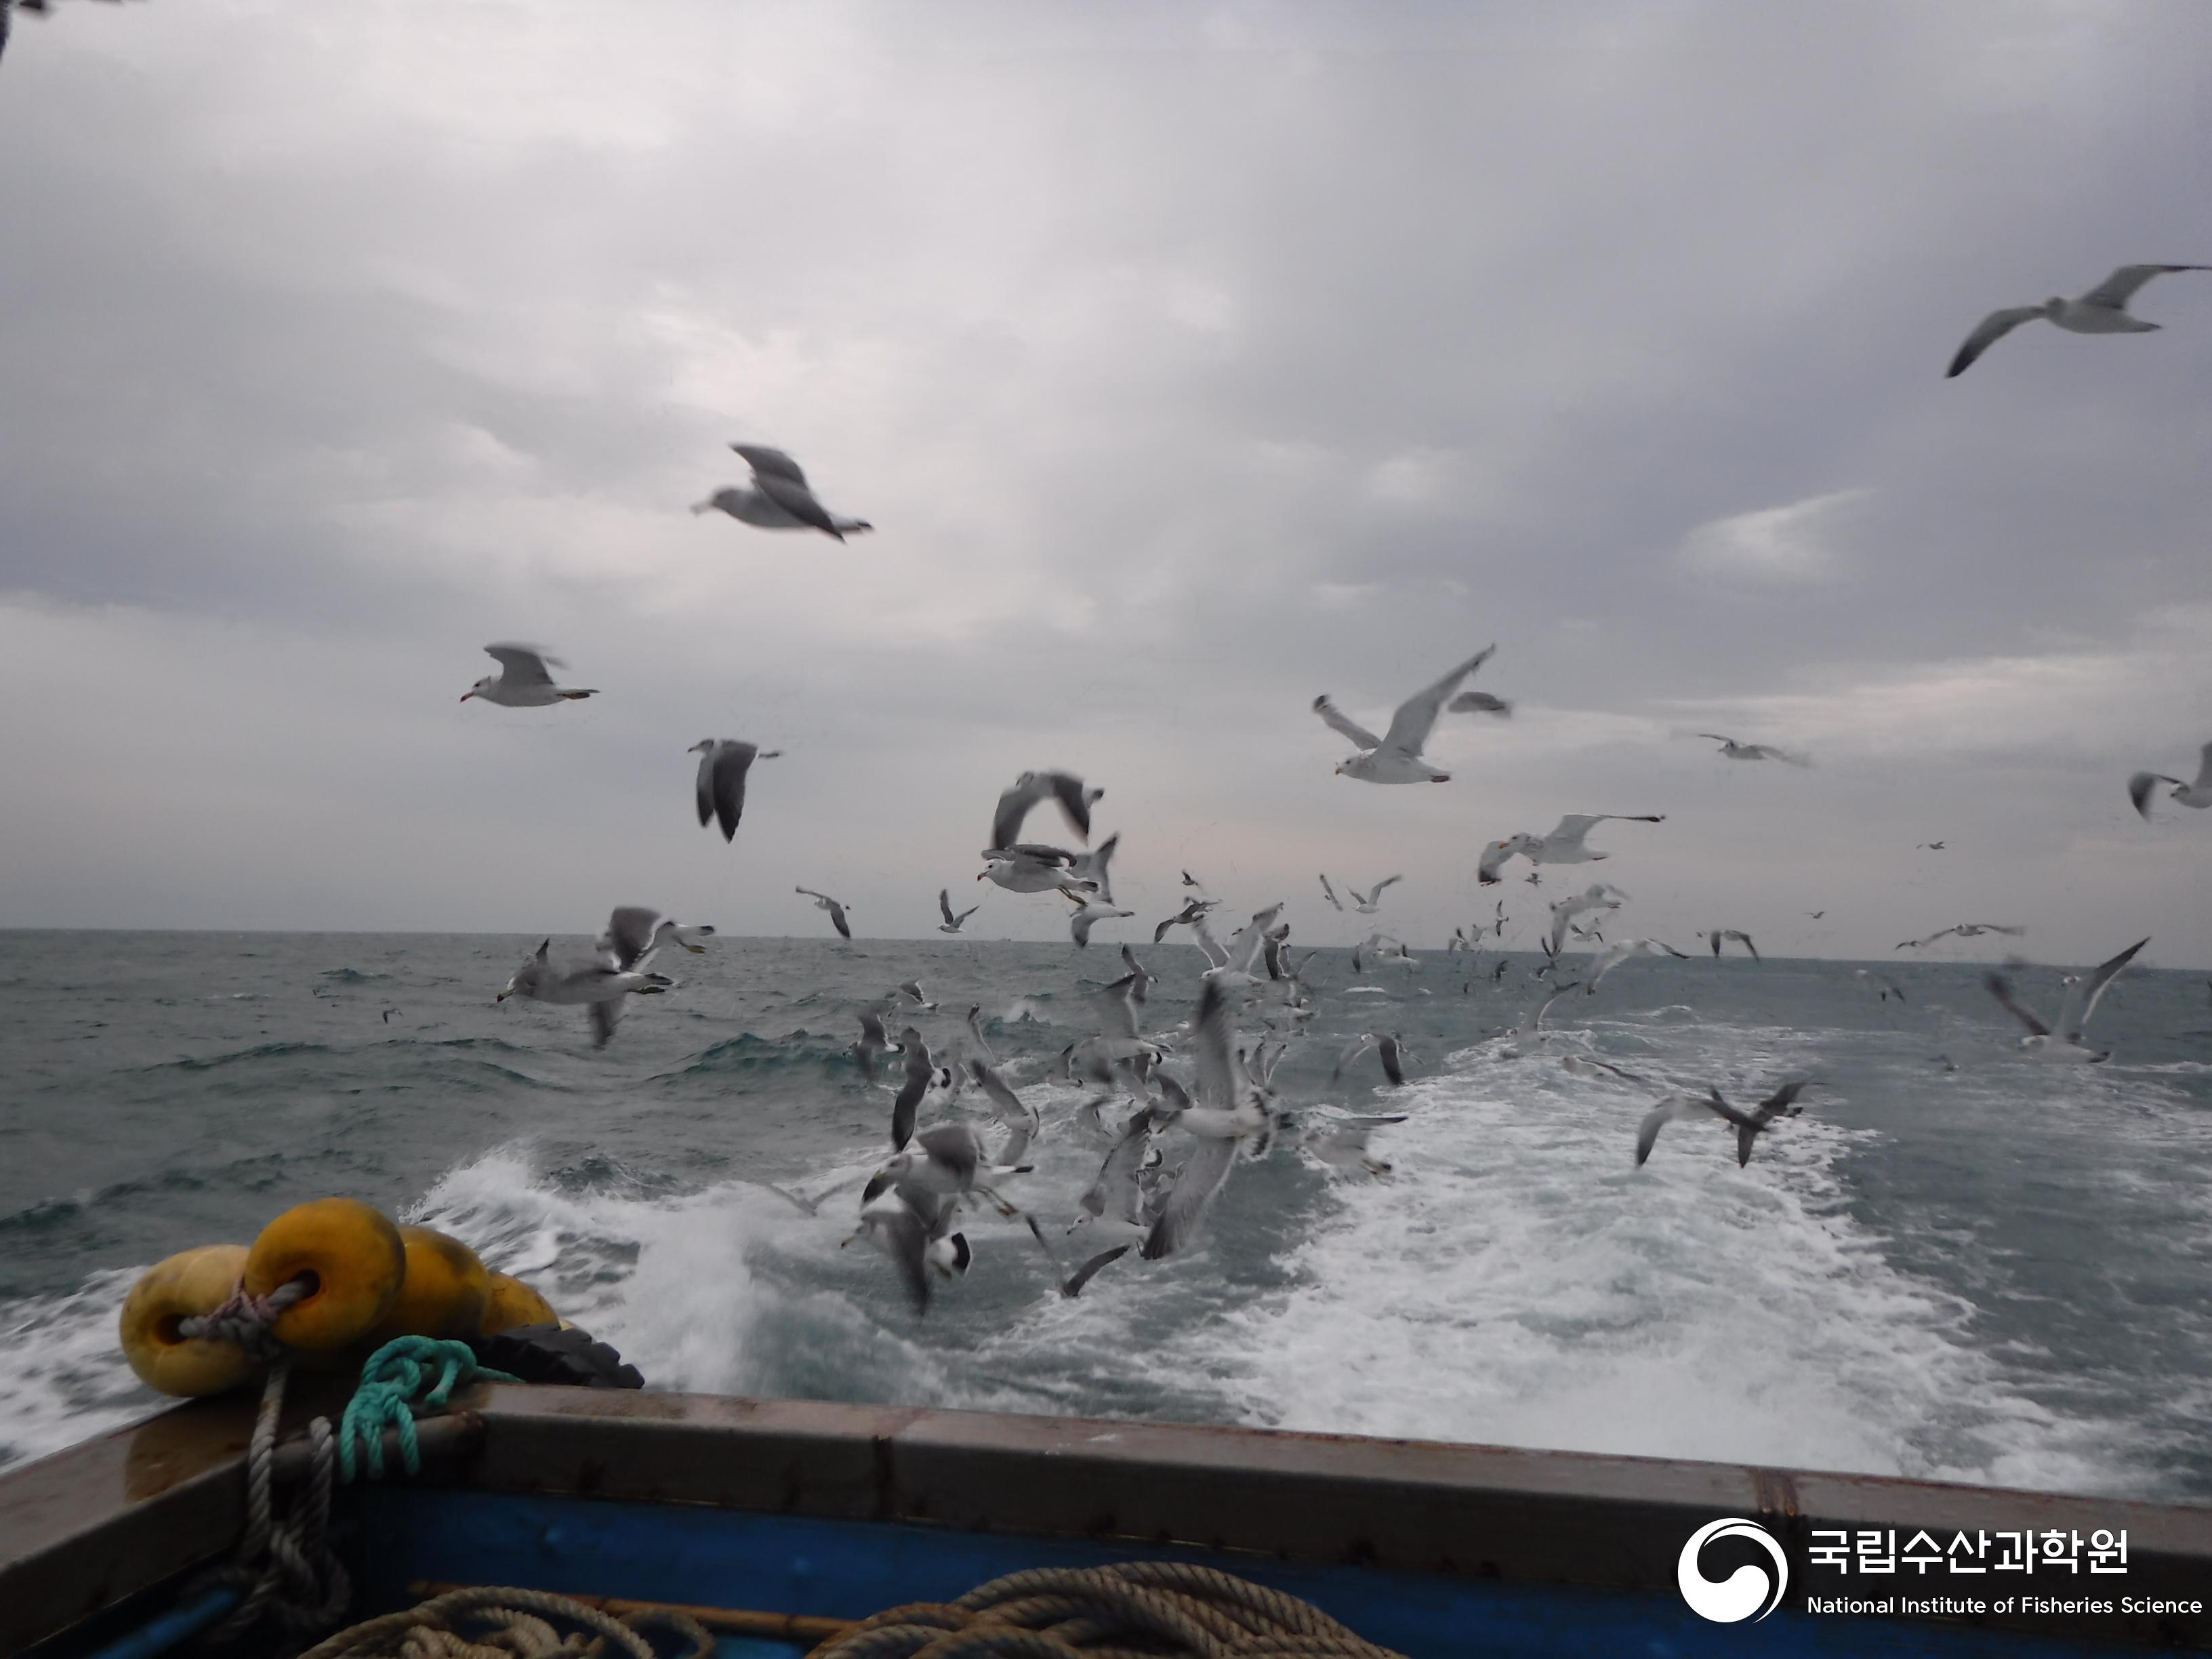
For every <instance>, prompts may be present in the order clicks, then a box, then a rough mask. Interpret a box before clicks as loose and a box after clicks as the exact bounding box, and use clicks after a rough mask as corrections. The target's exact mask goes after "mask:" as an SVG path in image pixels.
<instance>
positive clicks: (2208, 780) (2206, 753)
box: [2193, 743, 2212, 789]
mask: <svg viewBox="0 0 2212 1659" xmlns="http://www.w3.org/2000/svg"><path fill="white" fill-rule="evenodd" d="M2193 787H2196V788H2198V789H2212V743H2208V744H2205V745H2204V747H2203V749H2201V750H2198V751H2197V782H2196V784H2195V785H2194V786H2193Z"/></svg>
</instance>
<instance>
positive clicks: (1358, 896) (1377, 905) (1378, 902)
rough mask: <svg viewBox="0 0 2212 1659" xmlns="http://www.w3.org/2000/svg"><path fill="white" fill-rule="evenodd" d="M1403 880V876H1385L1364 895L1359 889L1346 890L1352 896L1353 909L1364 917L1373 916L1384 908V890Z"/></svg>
mask: <svg viewBox="0 0 2212 1659" xmlns="http://www.w3.org/2000/svg"><path fill="white" fill-rule="evenodd" d="M1403 880H1405V877H1403V876H1385V877H1384V878H1383V879H1382V880H1381V881H1378V882H1376V884H1375V885H1374V887H1373V889H1372V890H1370V891H1368V892H1365V893H1362V892H1361V891H1360V890H1358V888H1357V887H1347V888H1346V889H1345V891H1346V892H1347V893H1349V894H1351V895H1352V908H1353V909H1355V910H1357V911H1358V912H1359V914H1360V915H1363V916H1371V915H1374V914H1375V913H1376V911H1377V910H1379V909H1381V908H1383V889H1384V888H1385V887H1388V886H1389V885H1390V884H1391V883H1392V882H1396V881H1403Z"/></svg>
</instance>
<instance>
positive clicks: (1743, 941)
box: [1705, 927, 1761, 962]
mask: <svg viewBox="0 0 2212 1659" xmlns="http://www.w3.org/2000/svg"><path fill="white" fill-rule="evenodd" d="M1705 939H1706V942H1707V943H1709V944H1710V945H1711V946H1712V947H1713V954H1714V955H1715V956H1718V955H1720V953H1721V942H1722V941H1723V939H1733V940H1735V943H1737V944H1738V945H1741V946H1743V948H1744V949H1745V950H1747V951H1750V952H1751V959H1752V960H1753V962H1757V961H1759V960H1760V959H1761V958H1760V957H1759V947H1758V946H1757V945H1753V943H1752V942H1751V935H1750V934H1748V933H1745V932H1744V931H1743V930H1742V929H1741V928H1737V927H1716V928H1714V929H1712V931H1711V932H1710V933H1707V934H1706V935H1705Z"/></svg>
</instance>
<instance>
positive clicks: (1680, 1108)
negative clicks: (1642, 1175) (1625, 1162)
mask: <svg viewBox="0 0 2212 1659" xmlns="http://www.w3.org/2000/svg"><path fill="white" fill-rule="evenodd" d="M1718 1115H1719V1114H1718V1113H1717V1112H1716V1111H1714V1110H1713V1103H1712V1102H1711V1101H1710V1100H1708V1099H1706V1098H1705V1096H1703V1095H1688V1094H1680V1093H1676V1094H1671V1095H1668V1096H1667V1097H1665V1098H1664V1099H1662V1100H1660V1101H1658V1102H1656V1103H1655V1104H1654V1105H1653V1106H1652V1108H1651V1109H1650V1111H1648V1112H1646V1113H1644V1117H1643V1121H1641V1122H1639V1123H1638V1124H1637V1126H1636V1167H1637V1168H1638V1169H1639V1170H1640V1169H1642V1168H1643V1167H1644V1160H1645V1159H1646V1158H1650V1156H1651V1149H1652V1148H1653V1147H1654V1146H1657V1145H1658V1144H1659V1132H1660V1130H1662V1129H1663V1128H1665V1127H1667V1126H1668V1124H1670V1123H1686V1122H1688V1121H1691V1120H1692V1119H1694V1118H1700V1117H1717V1116H1718Z"/></svg>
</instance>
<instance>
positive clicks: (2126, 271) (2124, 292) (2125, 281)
mask: <svg viewBox="0 0 2212 1659" xmlns="http://www.w3.org/2000/svg"><path fill="white" fill-rule="evenodd" d="M2175 270H2212V266H2206V265H2122V266H2121V267H2120V268H2119V269H2118V270H2116V271H2114V272H2113V273H2112V275H2111V276H2107V277H2106V278H2105V280H2104V281H2103V282H2101V283H2098V284H2097V286H2096V287H2094V288H2093V289H2090V290H2089V291H2088V292H2087V294H2084V295H2082V296H2081V304H2083V305H2085V306H2110V307H2112V308H2113V309H2114V310H2115V311H2118V310H2121V309H2124V307H2126V305H2127V303H2128V301H2130V300H2132V299H2134V298H2135V297H2136V292H2137V290H2138V289H2141V288H2142V285H2143V284H2144V283H2148V281H2150V279H2151V278H2152V277H2154V276H2165V275H2166V274H2167V273H2168V272H2169V271H2175Z"/></svg>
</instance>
